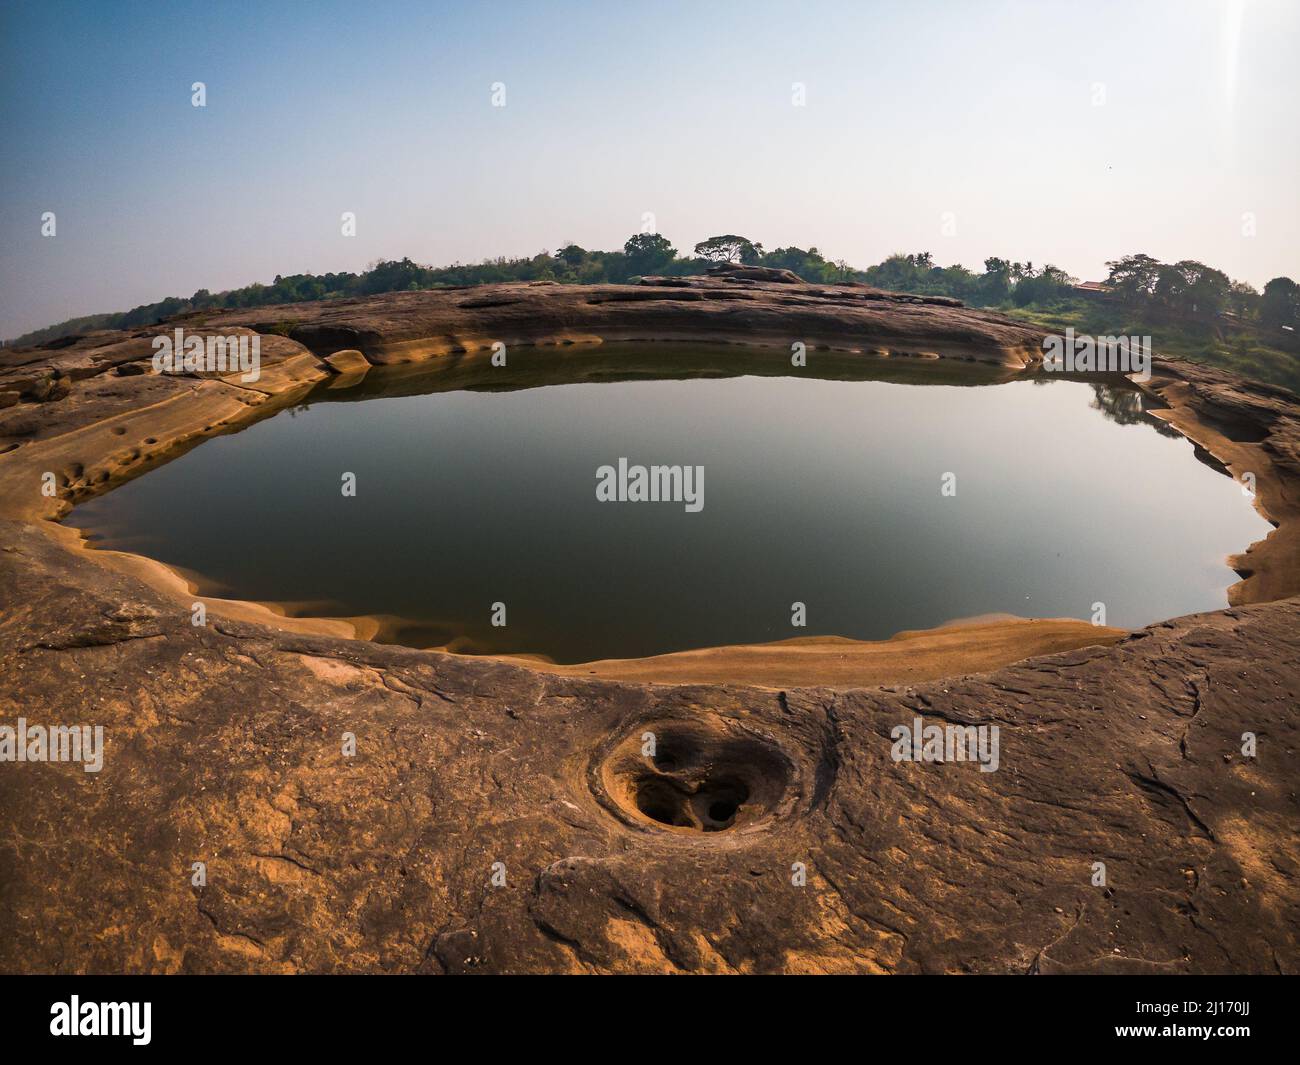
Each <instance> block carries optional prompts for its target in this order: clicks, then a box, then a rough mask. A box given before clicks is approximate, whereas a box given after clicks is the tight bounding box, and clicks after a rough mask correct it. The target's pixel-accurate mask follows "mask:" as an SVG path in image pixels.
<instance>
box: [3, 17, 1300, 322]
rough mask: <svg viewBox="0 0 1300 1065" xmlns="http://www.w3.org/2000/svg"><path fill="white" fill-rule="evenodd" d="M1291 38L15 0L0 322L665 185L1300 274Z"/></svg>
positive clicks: (532, 238)
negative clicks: (196, 96) (351, 224)
mask: <svg viewBox="0 0 1300 1065" xmlns="http://www.w3.org/2000/svg"><path fill="white" fill-rule="evenodd" d="M1298 54H1300V3H1295V2H1291V0H1256V2H1249V0H1246V2H1232V0H1223V2H1214V0H1203V2H1202V0H1167V2H1163V0H1149V2H1144V0H1125V2H1120V3H1107V2H1098V0H1087V2H1073V3H1065V2H1062V3H1053V2H1042V0H1039V2H1019V3H1012V2H995V0H987V2H985V0H952V2H940V0H935V2H928V3H927V2H917V0H907V2H904V0H899V2H868V0H843V2H838V3H775V2H770V3H769V2H761V0H737V2H731V0H711V2H708V3H704V2H700V0H689V2H686V3H673V2H671V0H653V2H650V0H645V2H640V0H617V2H616V0H596V2H592V3H576V2H574V3H544V2H541V0H534V2H529V3H510V2H506V0H490V2H486V0H485V2H481V3H470V2H466V3H461V4H438V3H433V2H421V3H386V2H383V0H367V2H364V3H361V2H353V3H338V4H333V3H322V2H313V3H310V4H309V3H277V2H273V0H270V2H264V3H240V4H234V3H231V4H222V3H213V2H204V3H182V2H173V3H168V4H163V3H161V2H160V3H157V4H149V5H146V4H139V5H135V4H126V3H107V2H105V3H68V4H64V3H58V2H51V0H41V2H31V3H23V4H11V3H7V2H6V3H3V6H0V130H3V143H4V148H5V152H4V160H3V165H2V166H0V192H2V194H3V195H2V197H0V212H2V213H0V336H5V337H12V336H15V335H17V334H18V333H21V332H23V331H26V330H28V329H32V328H36V327H39V326H43V325H47V324H50V323H53V322H55V321H59V320H62V319H64V318H68V317H71V316H73V315H81V314H88V313H93V312H98V311H110V310H125V309H127V308H130V307H132V306H135V305H137V304H140V303H145V302H150V301H152V300H156V299H159V298H161V297H163V296H168V295H179V296H188V295H190V294H192V293H193V292H194V291H195V290H197V289H200V288H207V289H210V290H212V291H214V292H215V291H220V290H222V289H227V288H232V287H236V286H239V285H243V284H247V283H249V282H251V281H258V280H260V281H264V282H269V281H270V280H271V279H272V278H273V277H274V276H275V275H276V274H277V273H283V274H290V273H297V272H300V271H313V272H323V271H329V270H360V269H363V268H364V267H365V266H366V265H367V264H368V263H370V262H372V261H373V260H375V259H379V258H400V257H402V256H404V255H407V256H410V257H411V258H413V259H416V260H418V261H421V262H426V263H432V264H437V265H441V264H446V263H450V262H453V261H456V260H460V261H477V260H479V259H482V258H485V257H489V256H496V255H524V254H533V253H535V252H537V251H539V250H540V249H542V248H547V249H550V250H555V249H556V248H558V247H560V246H561V245H562V244H563V243H565V242H568V241H574V242H576V243H578V244H581V245H583V246H584V247H590V248H615V247H619V246H621V244H622V242H623V241H624V240H625V239H626V238H627V237H628V236H629V235H631V234H632V233H634V232H636V231H637V230H638V229H640V228H641V224H642V217H643V215H644V213H645V212H651V213H653V215H654V218H655V222H656V224H657V228H658V230H659V231H660V232H662V233H663V234H665V235H666V236H667V237H668V238H669V239H671V240H672V241H673V242H674V243H675V244H676V245H677V247H678V248H679V249H681V250H683V251H689V249H690V247H691V246H692V245H693V244H694V243H695V242H696V241H698V240H701V239H703V238H704V237H707V236H710V235H712V234H716V233H726V232H736V233H741V234H744V235H746V236H748V237H750V238H752V239H754V240H757V241H761V242H762V243H763V244H765V245H766V246H767V247H769V248H774V247H777V246H780V245H787V244H797V245H799V246H801V247H807V246H809V245H815V246H816V247H818V248H819V249H820V250H821V251H822V252H823V254H825V255H827V256H828V257H830V258H845V259H847V260H848V261H849V262H850V263H853V264H854V265H858V266H865V265H868V264H870V263H872V262H876V261H878V260H880V259H881V258H883V257H884V256H886V255H888V254H889V253H891V252H894V251H920V250H928V251H931V252H933V253H934V255H935V258H936V259H937V260H938V261H939V262H940V263H941V264H943V265H948V264H949V263H953V262H960V263H963V264H964V265H966V266H969V267H972V268H978V267H979V265H980V264H981V263H982V261H983V260H984V259H985V258H986V257H987V256H990V255H999V256H1002V257H1005V258H1010V259H1019V260H1026V259H1028V260H1032V261H1033V262H1035V263H1036V264H1042V263H1045V262H1052V263H1055V264H1057V265H1059V266H1062V267H1064V268H1066V269H1067V270H1068V271H1069V272H1070V273H1072V274H1075V275H1076V276H1078V277H1080V278H1082V279H1084V280H1095V279H1099V278H1101V277H1103V276H1104V274H1105V267H1104V266H1103V263H1104V261H1105V260H1106V259H1110V258H1115V257H1117V256H1119V255H1122V254H1125V253H1128V252H1136V251H1144V252H1147V253H1148V254H1151V255H1155V256H1157V257H1159V258H1162V259H1166V260H1176V259H1181V258H1194V259H1200V260H1202V261H1205V262H1208V263H1210V264H1211V265H1214V266H1217V267H1219V268H1220V269H1223V270H1225V271H1226V272H1227V273H1228V274H1230V275H1231V276H1233V277H1235V278H1241V279H1243V280H1246V281H1249V282H1251V283H1252V284H1254V285H1256V286H1257V287H1261V286H1262V285H1263V284H1264V282H1265V281H1267V280H1268V279H1269V278H1271V277H1275V276H1277V275H1279V274H1286V275H1288V276H1291V277H1300V119H1298V117H1297V116H1298V115H1300V62H1298V61H1297V55H1298ZM195 81H203V82H205V83H206V85H207V106H206V107H205V108H195V107H193V106H191V88H190V87H191V84H192V83H193V82H195ZM494 82H501V83H504V85H505V89H506V106H505V107H494V106H492V100H491V87H492V85H493V83H494ZM795 82H800V83H802V84H803V85H804V86H806V90H805V92H806V105H805V106H803V107H796V106H794V103H793V100H792V85H793V83H795ZM1099 83H1100V85H1099ZM1103 94H1104V98H1103ZM1099 99H1101V100H1102V102H1100V103H1098V102H1097V101H1098V100H1099ZM45 211H53V212H55V214H56V217H57V236H55V237H52V238H50V237H42V235H41V215H42V213H43V212H45ZM344 211H353V212H355V213H356V216H357V234H356V236H355V237H350V238H349V237H344V236H342V235H341V233H340V215H341V214H342V212H344ZM945 212H951V215H952V216H954V218H953V219H950V221H955V230H956V231H955V233H954V234H951V235H946V234H945V233H944V232H943V226H944V221H945ZM1246 212H1251V213H1253V215H1254V218H1255V235H1254V236H1245V235H1243V215H1244V214H1245V213H1246Z"/></svg>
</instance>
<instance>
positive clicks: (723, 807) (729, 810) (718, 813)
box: [709, 802, 737, 821]
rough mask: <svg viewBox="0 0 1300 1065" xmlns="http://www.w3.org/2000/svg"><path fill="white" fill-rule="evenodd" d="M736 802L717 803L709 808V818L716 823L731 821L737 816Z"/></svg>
mask: <svg viewBox="0 0 1300 1065" xmlns="http://www.w3.org/2000/svg"><path fill="white" fill-rule="evenodd" d="M736 810H737V806H736V804H735V803H734V802H715V803H713V804H712V805H711V806H710V807H709V817H710V818H711V819H713V820H714V821H730V820H731V819H732V818H733V817H735V816H736Z"/></svg>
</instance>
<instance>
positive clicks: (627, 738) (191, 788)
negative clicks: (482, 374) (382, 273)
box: [0, 278, 1300, 973]
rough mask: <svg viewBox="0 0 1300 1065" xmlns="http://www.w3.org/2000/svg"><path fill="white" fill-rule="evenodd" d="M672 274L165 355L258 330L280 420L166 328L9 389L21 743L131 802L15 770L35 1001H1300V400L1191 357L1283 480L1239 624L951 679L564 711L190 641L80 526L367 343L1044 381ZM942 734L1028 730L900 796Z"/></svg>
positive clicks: (298, 319)
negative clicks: (628, 976)
mask: <svg viewBox="0 0 1300 1065" xmlns="http://www.w3.org/2000/svg"><path fill="white" fill-rule="evenodd" d="M667 280H671V281H672V282H673V284H666V283H665V284H655V283H651V284H647V285H643V286H639V287H626V286H596V287H582V288H568V287H564V286H525V285H504V286H493V287H490V288H479V289H467V290H457V291H445V292H436V293H401V294H394V295H390V296H381V297H376V298H374V299H371V300H366V301H339V302H331V303H328V304H305V305H299V306H294V307H284V308H273V309H259V310H256V311H246V312H238V313H235V312H229V313H225V314H221V315H214V316H210V317H208V318H191V319H187V320H184V321H182V322H180V323H168V328H171V327H173V326H174V325H176V324H180V325H183V326H184V327H185V328H186V329H187V330H191V329H192V330H194V331H196V332H200V333H201V332H203V331H205V330H211V331H214V332H221V333H228V332H229V331H230V330H231V328H247V329H251V330H254V331H256V332H257V333H259V334H260V335H261V337H262V359H263V374H262V377H261V379H260V380H259V381H258V382H256V383H255V384H246V383H242V382H240V380H239V378H238V376H237V375H235V376H231V375H227V376H225V377H212V376H194V377H185V376H169V375H162V376H160V375H156V374H153V373H152V372H149V367H148V357H149V354H150V344H149V338H150V337H151V336H152V335H153V334H154V332H156V331H155V330H142V331H137V332H136V333H134V334H130V335H125V334H108V335H104V334H100V335H96V336H91V337H86V338H81V339H79V340H76V341H74V342H72V343H67V344H63V345H61V346H59V347H55V348H47V349H40V350H31V351H12V350H8V351H5V352H3V353H0V393H16V394H17V395H18V396H19V401H18V402H15V403H11V404H10V405H9V406H7V407H3V409H0V723H8V724H12V722H13V720H14V719H15V718H16V717H18V716H20V715H21V716H24V717H25V718H26V719H27V720H28V721H29V722H31V723H43V724H78V723H86V724H102V725H103V726H104V728H105V732H106V736H107V746H106V753H105V761H104V766H103V769H102V770H101V771H100V772H98V773H87V772H84V771H83V769H82V768H81V767H80V766H79V765H75V764H52V763H51V764H40V763H26V764H15V763H0V809H2V810H3V812H4V816H3V819H0V970H4V971H9V972H56V971H57V972H117V971H141V972H143V971H160V972H182V971H184V972H253V971H257V972H277V971H313V972H339V971H375V972H799V973H802V972H1117V973H1119V972H1166V973H1167V972H1260V973H1267V972H1295V971H1297V969H1300V942H1298V939H1300V887H1298V886H1297V885H1298V874H1300V855H1298V853H1297V844H1296V826H1297V773H1296V765H1297V761H1296V752H1297V745H1298V744H1300V736H1297V718H1296V706H1297V697H1298V696H1300V598H1297V595H1300V584H1298V583H1297V582H1298V578H1300V558H1298V557H1297V556H1298V554H1300V552H1298V551H1297V543H1296V539H1295V537H1296V532H1295V529H1296V517H1297V508H1300V468H1298V464H1300V409H1298V406H1297V400H1296V398H1295V397H1294V396H1291V395H1290V394H1289V393H1286V392H1284V391H1282V390H1279V389H1270V388H1267V387H1264V386H1259V385H1254V384H1251V383H1248V382H1245V381H1243V380H1241V379H1238V378H1235V377H1232V376H1231V375H1227V374H1223V373H1220V372H1216V371H1211V370H1206V369H1203V368H1199V367H1195V366H1191V365H1189V364H1186V363H1182V362H1177V361H1172V360H1171V361H1162V362H1161V363H1159V365H1158V371H1157V374H1156V376H1155V377H1154V378H1153V379H1152V381H1151V382H1150V383H1149V384H1148V386H1147V388H1148V390H1149V391H1150V392H1151V394H1152V395H1153V396H1156V397H1159V398H1160V399H1161V400H1162V401H1163V403H1164V411H1163V413H1162V415H1161V416H1162V417H1164V418H1166V420H1168V421H1169V422H1170V423H1171V424H1173V425H1175V426H1176V427H1178V428H1179V429H1181V430H1182V431H1184V432H1185V433H1187V434H1188V435H1189V436H1191V437H1192V438H1193V439H1194V440H1196V441H1197V442H1198V443H1199V444H1201V445H1202V446H1203V447H1204V448H1205V449H1206V451H1207V452H1208V453H1209V454H1211V455H1213V456H1215V457H1216V459H1217V460H1218V461H1221V462H1223V463H1224V464H1225V465H1226V466H1227V468H1228V469H1229V470H1231V471H1232V472H1233V473H1234V475H1237V476H1240V475H1241V474H1242V473H1245V472H1251V473H1253V474H1255V475H1256V483H1257V490H1258V503H1259V506H1260V507H1261V509H1262V510H1263V511H1264V512H1265V513H1266V514H1267V515H1268V516H1269V517H1271V518H1272V520H1273V521H1274V522H1275V523H1277V524H1278V526H1279V527H1278V528H1277V530H1276V531H1275V532H1274V533H1273V534H1272V536H1270V537H1269V538H1268V539H1267V540H1266V541H1263V542H1262V543H1261V544H1259V545H1256V546H1254V547H1252V548H1251V549H1250V550H1249V551H1247V552H1245V553H1244V554H1243V555H1242V556H1241V557H1240V558H1239V559H1238V563H1237V564H1238V568H1239V569H1240V570H1241V571H1242V572H1243V573H1248V574H1249V575H1248V576H1247V578H1246V579H1245V580H1244V581H1243V583H1242V584H1240V585H1238V586H1237V587H1236V589H1235V590H1234V603H1236V604H1238V605H1235V606H1233V607H1232V608H1230V609H1227V610H1223V611H1219V612H1216V613H1211V614H1205V615H1198V616H1195V617H1189V618H1181V619H1176V620H1171V621H1169V622H1165V623H1162V624H1158V625H1153V626H1150V627H1149V628H1147V629H1144V630H1142V631H1140V632H1137V633H1134V634H1132V635H1131V636H1128V637H1126V638H1124V639H1121V640H1120V641H1119V642H1118V643H1115V644H1114V645H1113V646H1109V647H1102V646H1098V647H1088V648H1082V649H1079V650H1073V651H1066V652H1062V653H1057V654H1052V655H1047V656H1043V657H1038V658H1033V659H1030V660H1027V661H1024V662H1020V663H1016V664H1012V665H1008V666H1005V667H1003V668H1000V669H997V670H995V671H992V672H987V673H983V674H980V675H966V676H951V677H947V678H943V679H939V680H931V681H925V682H922V683H917V684H914V685H893V686H873V687H859V688H834V689H832V688H826V687H820V688H819V687H808V688H788V689H781V690H764V689H758V688H754V687H747V686H744V685H736V684H729V685H724V684H710V685H679V686H666V685H652V684H636V683H621V682H614V681H606V680H600V679H583V678H577V677H568V676H556V675H548V674H544V673H540V672H536V671H533V670H530V669H527V668H523V667H520V666H514V665H509V664H503V663H498V662H491V661H484V660H476V659H467V658H461V657H457V656H453V655H446V654H440V653H436V652H427V651H416V650H410V649H405V648H401V647H394V646H385V645H380V644H375V643H369V642H366V641H363V640H356V639H347V638H343V637H341V636H336V635H330V634H329V632H331V631H334V630H329V629H324V630H322V629H319V628H318V629H316V630H313V629H312V627H311V625H310V624H308V623H306V622H301V621H295V620H294V619H277V618H275V617H273V616H271V615H269V614H268V613H266V612H265V611H263V612H261V613H259V612H258V611H256V610H252V609H248V610H241V609H240V608H238V604H234V605H227V606H221V605H220V604H216V605H214V607H213V610H212V613H211V614H210V616H209V620H208V624H207V625H206V626H195V625H193V624H191V615H190V609H189V607H190V599H191V597H190V596H189V595H188V594H187V592H186V590H185V589H184V587H183V586H179V587H178V586H177V583H176V579H175V577H174V575H172V577H171V581H170V583H169V581H168V579H167V578H166V577H164V576H163V575H160V574H159V572H157V569H158V568H156V567H152V566H150V564H149V563H148V561H147V560H141V559H135V558H134V557H133V556H120V555H118V554H117V553H114V552H95V551H87V550H85V549H84V548H83V546H82V545H81V544H80V543H79V541H78V538H77V537H76V536H75V534H74V533H73V532H72V531H71V530H69V529H67V528H65V527H63V526H60V525H58V524H56V523H55V522H53V521H51V520H50V519H53V518H57V517H59V516H61V515H62V514H64V513H65V512H66V510H67V508H68V507H69V505H70V503H71V502H72V501H73V500H75V499H77V498H80V497H81V496H84V495H86V494H90V493H93V492H96V491H103V490H105V489H106V488H108V487H111V486H112V485H113V484H115V483H117V482H118V481H120V480H122V479H124V478H125V477H129V476H131V475H133V474H134V473H135V472H137V471H139V470H141V469H144V468H147V467H148V466H149V465H151V464H154V463H158V462H162V461H166V460H167V459H168V458H170V457H172V456H174V455H175V454H177V453H179V452H180V451H181V450H183V449H185V448H187V447H190V446H194V445H195V444H196V443H198V442H201V441H202V440H203V439H204V438H205V437H206V436H208V435H211V434H212V433H215V432H220V431H224V430H227V429H230V428H233V427H237V426H240V425H245V424H249V423H251V422H252V421H254V420H256V419H258V418H261V417H266V416H269V415H270V414H273V413H275V412H276V411H278V410H281V409H283V408H284V407H285V406H286V405H288V404H291V403H293V402H296V401H297V400H298V399H300V398H301V397H302V396H303V395H304V394H305V393H306V391H307V390H308V389H310V388H311V387H312V386H313V385H314V384H316V383H318V382H321V381H324V380H327V379H328V378H330V377H331V375H332V371H331V369H329V368H327V366H326V365H325V364H324V362H323V360H324V359H325V357H326V356H327V355H330V354H333V353H334V352H337V351H340V350H342V349H345V348H351V349H355V350H357V351H359V352H361V353H362V354H363V355H364V357H365V359H366V360H367V361H368V362H371V363H384V362H394V361H401V360H419V359H429V358H437V357H441V356H445V355H454V354H455V353H457V352H463V351H473V350H479V349H481V348H484V347H486V346H489V345H490V344H491V343H492V342H493V341H497V340H499V341H501V342H503V343H505V344H507V345H510V344H522V343H540V344H567V343H576V342H582V341H594V340H596V339H620V340H629V339H692V340H729V341H734V342H748V343H753V342H756V341H766V342H769V343H772V344H779V345H780V346H782V347H788V346H789V344H790V343H792V342H794V341H803V342H805V343H808V344H809V346H810V348H811V347H813V346H814V345H825V346H827V347H833V348H836V349H839V350H843V351H846V352H854V351H860V352H863V353H864V356H865V355H866V354H868V353H872V352H878V351H884V350H887V351H890V352H893V353H895V354H899V353H907V354H910V355H916V356H923V355H927V354H931V353H937V354H942V355H944V356H952V355H955V356H956V357H960V358H973V359H981V360H984V361H989V362H993V363H996V364H999V365H1007V366H1009V367H1012V368H1015V367H1019V366H1024V365H1032V363H1033V362H1034V361H1035V358H1036V353H1037V352H1038V351H1039V350H1041V349H1040V343H1041V335H1039V334H1038V333H1036V332H1035V331H1034V330H1032V329H1029V328H1027V327H1025V326H1024V325H1022V324H1019V323H1015V322H1011V321H1010V320H1007V319H1004V318H1000V317H998V316H995V315H987V314H982V313H980V312H976V311H971V310H967V309H965V308H957V307H950V306H943V305H938V304H933V303H914V302H909V301H908V298H907V297H898V296H895V295H890V294H877V293H871V292H863V291H860V290H859V291H856V292H855V291H854V290H853V289H852V288H849V287H844V288H840V287H834V286H810V285H802V284H798V283H793V282H786V281H782V282H764V281H754V280H751V279H748V278H731V279H724V280H718V279H714V278H709V279H667ZM273 329H274V331H272V330H273ZM286 333H287V335H283V334H286ZM46 473H49V474H51V475H52V478H51V480H52V483H53V485H54V491H53V494H45V493H44V492H43V491H42V486H43V485H44V484H45V483H46V479H45V477H44V475H45V474H46ZM1247 604H1250V605H1247ZM917 717H920V718H922V719H923V721H924V722H925V723H926V724H937V725H941V726H943V725H957V726H967V725H971V726H987V727H991V726H994V725H996V726H997V727H998V728H999V730H1000V735H1001V758H1000V766H999V768H998V770H997V771H996V772H990V773H984V772H981V771H980V770H979V767H978V766H977V765H975V764H972V763H969V762H965V763H961V762H956V763H946V764H915V763H907V762H896V761H894V760H893V759H892V758H891V745H892V744H891V730H893V729H894V728H895V727H897V726H899V725H910V724H911V723H912V722H913V721H914V719H915V718H917ZM647 732H650V733H653V734H654V735H655V737H656V738H657V748H656V752H655V755H654V756H645V755H643V754H642V753H641V751H642V744H643V742H644V741H643V737H644V735H645V734H646V733H647ZM345 733H350V734H352V735H353V736H355V739H356V754H355V756H354V757H346V756H345V755H344V754H343V753H342V744H343V742H344V734H345ZM1245 733H1252V734H1253V735H1254V736H1256V737H1257V742H1258V753H1257V756H1256V757H1247V756H1245V755H1243V753H1242V744H1243V740H1242V737H1243V735H1244V734H1245ZM195 862H203V863H204V864H205V867H206V883H205V884H204V885H203V886H195V885H194V883H193V872H192V870H193V865H194V863H195ZM1099 862H1100V863H1104V865H1105V869H1106V883H1105V885H1104V886H1102V885H1098V884H1096V883H1095V879H1096V863H1099ZM799 870H802V871H803V876H804V877H805V878H806V882H804V883H799V880H800V874H799Z"/></svg>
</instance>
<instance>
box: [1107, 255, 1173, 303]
mask: <svg viewBox="0 0 1300 1065" xmlns="http://www.w3.org/2000/svg"><path fill="white" fill-rule="evenodd" d="M1160 266H1161V262H1160V260H1159V259H1153V258H1151V256H1150V255H1142V254H1138V255H1125V256H1124V257H1123V258H1121V259H1116V260H1115V261H1114V262H1108V263H1107V264H1106V269H1107V270H1109V271H1110V274H1109V275H1108V276H1107V278H1106V284H1108V285H1110V286H1111V288H1113V289H1114V290H1115V291H1116V293H1118V295H1119V297H1120V298H1121V299H1123V300H1126V301H1128V302H1129V303H1137V302H1141V301H1143V300H1146V299H1150V298H1151V296H1152V294H1153V292H1154V291H1155V287H1156V279H1157V277H1158V275H1159V271H1160Z"/></svg>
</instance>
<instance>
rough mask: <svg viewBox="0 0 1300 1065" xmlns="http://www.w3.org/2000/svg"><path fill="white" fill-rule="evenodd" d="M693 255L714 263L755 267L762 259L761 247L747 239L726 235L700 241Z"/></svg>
mask: <svg viewBox="0 0 1300 1065" xmlns="http://www.w3.org/2000/svg"><path fill="white" fill-rule="evenodd" d="M695 254H696V255H698V256H699V257H700V258H701V259H708V260H709V261H710V262H715V263H744V264H746V265H757V264H758V263H759V262H760V261H761V260H762V258H763V245H761V244H755V243H754V242H753V241H752V240H750V239H749V238H748V237H738V236H736V234H734V233H728V234H725V235H724V236H720V237H709V239H708V240H702V241H700V242H699V243H698V244H697V245H695Z"/></svg>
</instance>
